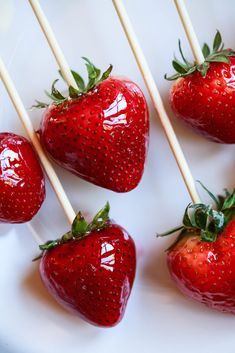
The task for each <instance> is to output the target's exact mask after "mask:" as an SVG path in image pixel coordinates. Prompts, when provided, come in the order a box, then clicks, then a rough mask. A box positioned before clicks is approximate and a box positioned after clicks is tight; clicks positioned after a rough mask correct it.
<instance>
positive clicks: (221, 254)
mask: <svg viewBox="0 0 235 353" xmlns="http://www.w3.org/2000/svg"><path fill="white" fill-rule="evenodd" d="M206 190H207V189H206ZM207 191H208V190H207ZM208 192H209V191H208ZM209 195H210V196H211V197H212V199H213V201H214V202H215V203H216V206H217V207H216V208H212V206H211V205H204V204H193V205H189V206H188V207H187V208H186V211H185V214H184V217H183V225H182V226H181V227H179V228H178V229H175V230H173V231H170V232H168V233H165V234H162V235H160V236H165V235H167V234H170V233H173V232H174V231H176V230H181V232H180V234H179V236H178V238H177V239H176V241H175V243H174V244H173V245H172V246H171V247H170V248H169V249H168V251H167V262H168V267H169V271H170V274H171V276H172V278H173V280H174V281H175V283H176V285H177V287H178V288H179V289H180V290H181V291H182V292H183V293H184V294H186V295H187V296H189V297H191V298H193V299H195V300H197V301H199V302H201V303H203V304H206V305H207V306H209V307H211V308H214V309H217V310H220V311H223V312H229V313H233V314H235V189H234V190H233V192H232V193H229V192H228V191H226V195H225V196H224V197H222V196H219V197H218V198H217V197H215V196H214V195H213V194H212V193H211V192H209Z"/></svg>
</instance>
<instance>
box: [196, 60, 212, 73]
mask: <svg viewBox="0 0 235 353" xmlns="http://www.w3.org/2000/svg"><path fill="white" fill-rule="evenodd" d="M209 66H210V64H209V63H208V62H206V61H205V62H204V63H203V64H201V65H197V70H198V71H199V72H200V73H201V75H202V77H205V76H206V74H207V70H208V69H209Z"/></svg>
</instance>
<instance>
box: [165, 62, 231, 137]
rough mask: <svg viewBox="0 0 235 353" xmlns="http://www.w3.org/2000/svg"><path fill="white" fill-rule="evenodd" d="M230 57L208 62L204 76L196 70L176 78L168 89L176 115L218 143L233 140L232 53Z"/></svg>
mask: <svg viewBox="0 0 235 353" xmlns="http://www.w3.org/2000/svg"><path fill="white" fill-rule="evenodd" d="M230 60H231V63H230V64H224V63H210V68H209V70H208V72H207V74H206V76H205V77H202V75H201V74H200V73H199V72H198V71H197V72H195V73H193V74H191V75H189V76H186V77H184V78H180V79H178V80H177V81H176V82H175V83H174V85H173V86H172V89H171V93H170V100H171V105H172V108H173V111H174V113H175V115H176V116H177V117H178V118H179V119H180V120H181V121H183V122H184V123H186V124H187V125H188V126H189V127H191V128H192V129H193V130H195V131H196V132H197V133H199V134H201V135H203V136H205V137H206V138H208V139H210V140H212V141H214V142H219V143H235V57H230Z"/></svg>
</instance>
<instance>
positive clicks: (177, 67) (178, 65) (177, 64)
mask: <svg viewBox="0 0 235 353" xmlns="http://www.w3.org/2000/svg"><path fill="white" fill-rule="evenodd" d="M172 66H173V67H174V69H175V71H177V72H179V73H180V74H185V73H186V72H187V70H186V68H185V66H184V65H183V64H181V63H180V62H179V61H176V60H173V61H172Z"/></svg>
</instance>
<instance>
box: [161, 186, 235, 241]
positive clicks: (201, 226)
mask: <svg viewBox="0 0 235 353" xmlns="http://www.w3.org/2000/svg"><path fill="white" fill-rule="evenodd" d="M199 183H200V185H201V186H202V187H203V189H204V190H205V191H206V192H207V193H208V194H209V196H210V197H211V198H212V200H213V201H214V203H215V207H212V205H205V204H203V203H198V204H189V205H188V206H187V208H186V210H185V213H184V216H183V221H182V225H181V226H179V227H177V228H174V229H172V230H170V231H168V232H166V233H162V234H158V235H157V236H159V237H163V236H166V235H169V234H172V233H175V232H176V231H179V230H180V231H181V232H180V234H179V236H178V238H177V240H176V242H178V241H179V240H180V239H182V237H183V236H184V235H185V234H187V233H188V232H190V231H192V232H193V233H196V234H198V236H200V238H201V240H202V241H207V242H214V241H216V239H217V236H218V235H219V234H220V233H221V232H222V231H223V230H224V228H225V227H226V225H227V224H228V223H229V222H230V221H231V220H232V218H233V217H234V216H235V189H234V190H233V191H232V192H231V193H230V192H228V190H225V195H224V196H218V197H216V196H215V195H213V194H212V193H211V192H210V191H209V190H208V189H207V188H206V187H205V186H204V185H203V184H202V183H201V182H199ZM174 244H175V243H174Z"/></svg>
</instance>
